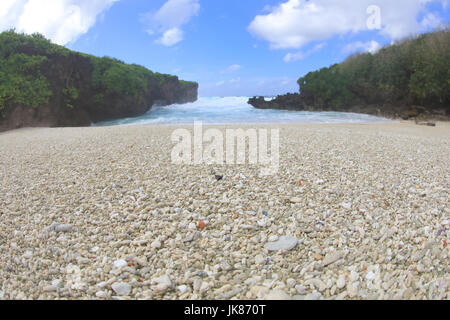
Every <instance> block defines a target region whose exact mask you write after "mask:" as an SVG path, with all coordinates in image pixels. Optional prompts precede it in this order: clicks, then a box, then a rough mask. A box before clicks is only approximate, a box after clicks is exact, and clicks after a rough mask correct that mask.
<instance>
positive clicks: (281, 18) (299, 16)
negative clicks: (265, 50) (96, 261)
mask: <svg viewBox="0 0 450 320" xmlns="http://www.w3.org/2000/svg"><path fill="white" fill-rule="evenodd" d="M432 2H438V3H439V2H440V3H441V4H442V5H443V6H444V5H445V3H446V1H445V0H396V1H392V0H359V1H354V0H309V1H308V0H287V1H285V2H283V3H281V4H280V5H279V6H276V7H274V8H273V9H272V11H271V12H270V13H268V14H263V15H257V16H256V17H255V18H254V19H253V21H252V22H251V23H250V25H249V27H248V30H249V31H250V33H252V34H253V35H255V36H257V37H259V38H262V39H264V40H266V41H268V42H269V43H270V47H271V48H273V49H292V48H296V49H298V48H301V47H303V46H305V45H307V44H308V43H311V42H314V41H324V40H327V39H329V38H331V37H332V36H335V35H345V34H348V33H358V32H361V31H367V30H373V23H372V24H370V23H368V22H369V21H372V22H373V18H374V14H376V12H375V11H373V10H369V11H368V8H370V7H371V6H373V5H375V6H377V7H378V8H379V9H380V10H379V13H380V15H379V17H380V18H381V20H380V22H381V23H380V28H379V30H377V31H378V32H379V33H380V34H382V35H385V36H387V37H389V38H390V39H391V40H397V39H400V38H402V37H405V36H408V35H409V34H411V33H417V32H420V31H421V30H422V29H423V26H422V24H421V21H418V20H417V18H418V16H419V14H422V13H427V8H426V6H427V4H429V3H432ZM372 8H373V7H372ZM375 18H376V16H375ZM426 19H428V20H430V19H431V18H430V17H429V16H428V18H427V17H426Z"/></svg>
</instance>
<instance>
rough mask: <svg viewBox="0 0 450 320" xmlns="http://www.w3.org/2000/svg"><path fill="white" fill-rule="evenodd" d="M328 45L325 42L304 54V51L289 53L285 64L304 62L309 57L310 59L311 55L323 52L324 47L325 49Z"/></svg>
mask: <svg viewBox="0 0 450 320" xmlns="http://www.w3.org/2000/svg"><path fill="white" fill-rule="evenodd" d="M326 45H327V44H326V43H325V42H322V43H319V44H316V45H315V46H314V47H313V48H312V49H310V50H308V51H306V52H303V51H299V52H296V53H288V54H286V55H285V56H284V61H285V62H292V61H297V60H302V59H305V58H307V57H309V56H310V55H312V54H313V53H316V52H318V51H320V50H322V48H323V47H325V46H326Z"/></svg>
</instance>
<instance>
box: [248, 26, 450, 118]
mask: <svg viewBox="0 0 450 320" xmlns="http://www.w3.org/2000/svg"><path fill="white" fill-rule="evenodd" d="M449 70H450V30H449V29H445V30H440V31H436V32H433V33H429V34H424V35H421V36H420V37H418V38H416V39H411V40H406V41H403V42H400V43H396V44H394V45H391V46H388V47H385V48H382V49H381V50H380V51H379V52H377V53H375V54H371V53H362V54H357V55H353V56H351V57H349V58H348V59H347V60H346V61H344V62H343V63H341V64H336V65H333V66H331V67H329V68H322V69H320V70H318V71H314V72H310V73H308V74H307V75H306V76H305V77H302V78H300V79H299V80H298V84H299V86H300V93H299V94H288V95H284V96H278V97H277V98H276V99H274V100H272V101H265V100H264V98H262V97H259V98H257V97H254V98H252V99H250V100H249V104H251V105H253V106H254V107H255V108H259V109H280V110H297V111H319V112H320V111H337V112H353V113H364V114H370V115H375V116H382V117H387V118H401V119H405V120H408V119H416V120H421V119H437V120H450V73H449V72H448V71H449Z"/></svg>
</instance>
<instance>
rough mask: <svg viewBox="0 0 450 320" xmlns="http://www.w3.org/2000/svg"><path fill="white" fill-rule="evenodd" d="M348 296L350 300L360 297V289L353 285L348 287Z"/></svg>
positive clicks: (350, 284)
mask: <svg viewBox="0 0 450 320" xmlns="http://www.w3.org/2000/svg"><path fill="white" fill-rule="evenodd" d="M347 294H348V296H349V297H350V298H354V297H356V296H357V295H358V288H357V286H355V285H354V284H353V283H349V284H348V285H347Z"/></svg>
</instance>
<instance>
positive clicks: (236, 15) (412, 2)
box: [0, 0, 450, 96]
mask: <svg viewBox="0 0 450 320" xmlns="http://www.w3.org/2000/svg"><path fill="white" fill-rule="evenodd" d="M449 21H450V14H449V5H448V1H446V0H435V1H433V0H397V1H390V0H360V1H354V0H284V1H280V0H227V1H220V0H151V1H144V0H2V2H1V3H0V29H1V30H6V29H8V28H11V27H14V28H16V30H19V31H24V32H26V33H32V32H41V33H43V34H44V35H46V36H47V37H49V38H50V39H52V40H53V41H54V42H56V43H60V44H63V45H66V46H67V47H68V48H70V49H73V50H77V51H81V52H86V53H90V54H94V55H97V56H105V55H107V56H111V57H115V58H118V59H121V60H123V61H125V62H127V63H137V64H140V65H143V66H145V67H147V68H149V69H151V70H153V71H157V72H162V73H169V74H176V75H178V76H179V77H180V78H181V79H185V80H193V81H197V82H199V83H200V95H201V96H236V95H244V96H252V95H275V94H281V93H285V92H295V91H297V90H298V86H297V84H296V80H297V79H298V78H299V77H300V76H303V75H304V74H306V73H307V72H309V71H313V70H316V69H319V68H321V67H325V66H329V65H330V64H333V63H338V62H341V61H342V60H344V59H345V58H346V57H347V56H348V55H349V54H351V53H353V52H356V51H371V52H375V51H376V50H378V49H379V48H380V47H381V46H383V45H386V44H390V43H392V42H393V41H396V40H399V39H402V38H404V37H407V36H409V35H411V34H417V33H422V32H425V31H428V30H431V29H432V28H435V27H437V26H439V25H443V24H447V23H448V22H449Z"/></svg>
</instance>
